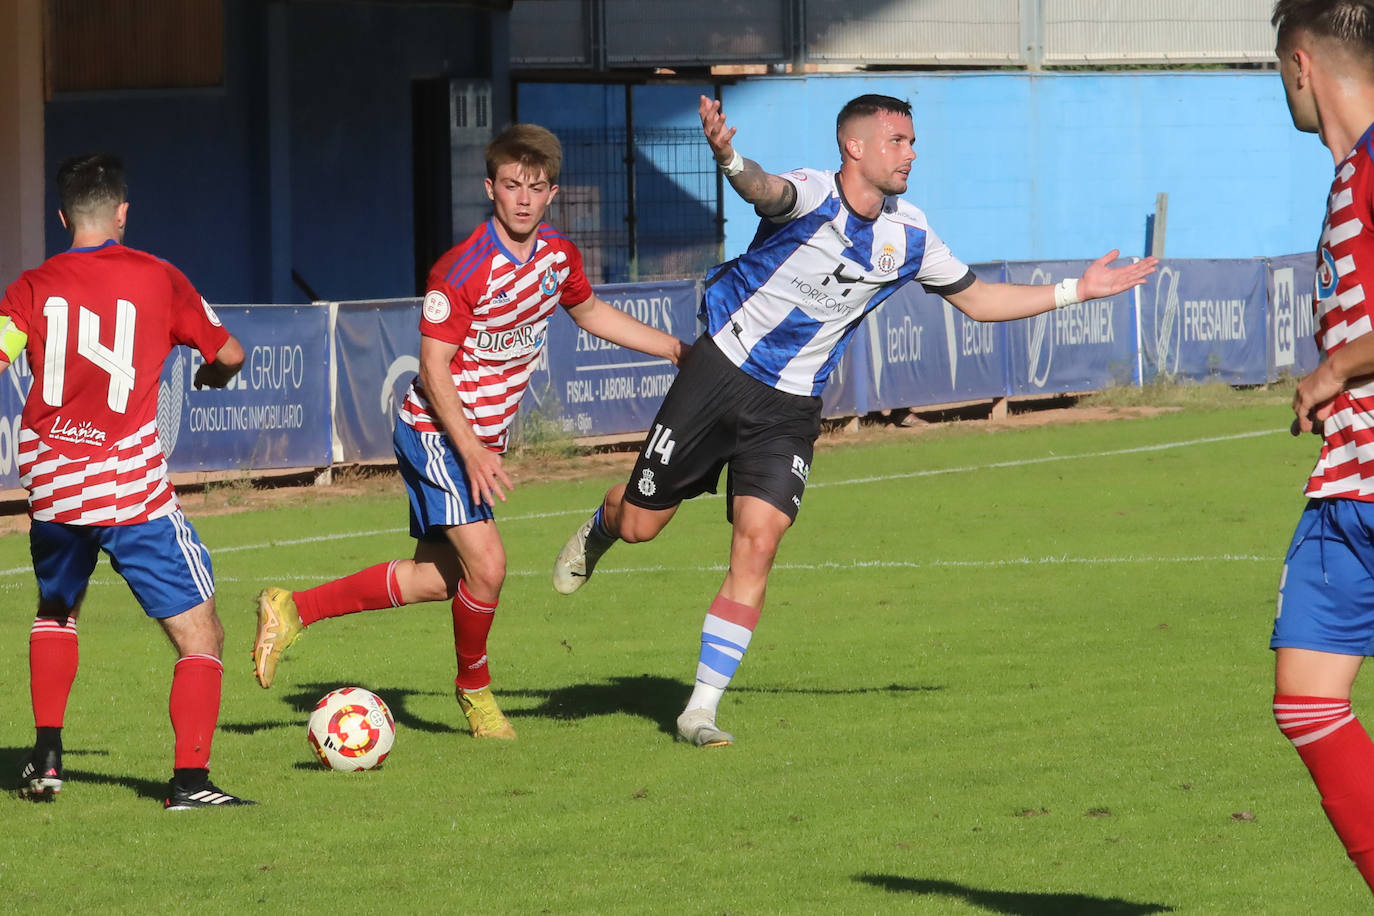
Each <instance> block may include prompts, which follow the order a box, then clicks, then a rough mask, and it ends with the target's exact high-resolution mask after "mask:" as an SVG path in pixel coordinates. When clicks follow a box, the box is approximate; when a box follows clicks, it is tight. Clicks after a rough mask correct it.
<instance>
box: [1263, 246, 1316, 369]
mask: <svg viewBox="0 0 1374 916" xmlns="http://www.w3.org/2000/svg"><path fill="white" fill-rule="evenodd" d="M1266 269H1267V273H1268V290H1269V310H1268V318H1269V356H1270V358H1269V379H1270V381H1273V380H1276V379H1278V377H1279V376H1281V375H1292V376H1297V377H1302V376H1304V375H1306V374H1307V373H1309V372H1311V371H1312V370H1313V369H1315V368H1317V365H1318V364H1319V363H1320V362H1321V353H1320V351H1318V349H1317V340H1316V337H1315V333H1316V319H1315V317H1314V316H1313V314H1312V298H1313V293H1314V292H1315V290H1316V284H1317V281H1316V274H1317V256H1316V254H1315V253H1311V252H1309V253H1305V254H1290V255H1284V256H1283V257H1281V258H1270V259H1269V260H1268V262H1267V263H1266Z"/></svg>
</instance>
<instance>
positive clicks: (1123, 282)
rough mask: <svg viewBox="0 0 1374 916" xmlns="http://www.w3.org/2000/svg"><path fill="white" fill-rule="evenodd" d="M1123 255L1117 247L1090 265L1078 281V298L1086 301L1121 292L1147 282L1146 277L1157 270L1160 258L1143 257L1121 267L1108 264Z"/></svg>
mask: <svg viewBox="0 0 1374 916" xmlns="http://www.w3.org/2000/svg"><path fill="white" fill-rule="evenodd" d="M1120 256H1121V252H1120V251H1119V250H1117V249H1115V248H1113V249H1112V250H1111V251H1109V252H1107V253H1106V254H1104V255H1103V256H1102V257H1100V258H1098V259H1097V260H1096V261H1093V262H1092V263H1091V264H1089V265H1088V269H1087V270H1085V271H1083V276H1082V278H1081V279H1080V280H1079V281H1078V298H1079V299H1082V300H1083V301H1084V302H1086V301H1088V300H1089V299H1104V298H1106V297H1107V296H1115V295H1116V294H1117V293H1119V292H1123V291H1125V290H1128V289H1133V288H1134V287H1137V286H1139V285H1140V284H1142V283H1144V282H1145V278H1146V277H1148V276H1149V275H1150V274H1152V273H1154V272H1155V268H1156V267H1158V266H1159V258H1154V257H1150V258H1143V259H1141V260H1139V261H1136V262H1134V263H1132V264H1123V265H1121V266H1120V267H1108V266H1107V265H1108V264H1110V263H1112V262H1113V261H1115V260H1116V259H1117V258H1118V257H1120Z"/></svg>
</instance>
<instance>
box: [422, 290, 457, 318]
mask: <svg viewBox="0 0 1374 916" xmlns="http://www.w3.org/2000/svg"><path fill="white" fill-rule="evenodd" d="M450 311H451V309H450V307H449V304H448V296H445V295H444V294H443V293H441V292H439V291H438V290H437V289H432V290H430V291H429V292H427V293H425V305H424V315H425V320H426V321H429V322H433V323H434V324H439V323H440V322H443V321H446V320H448V316H449V312H450Z"/></svg>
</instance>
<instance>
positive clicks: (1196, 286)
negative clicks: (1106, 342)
mask: <svg viewBox="0 0 1374 916" xmlns="http://www.w3.org/2000/svg"><path fill="white" fill-rule="evenodd" d="M1265 276H1266V274H1265V264H1264V261H1262V260H1259V259H1256V260H1253V261H1241V260H1228V261H1215V260H1183V259H1170V260H1166V261H1161V262H1160V265H1159V269H1158V270H1157V271H1155V272H1154V273H1153V274H1151V275H1150V277H1149V278H1148V279H1147V280H1146V281H1145V285H1144V286H1142V287H1141V288H1140V349H1141V366H1142V375H1143V379H1142V380H1143V381H1145V382H1150V381H1153V380H1154V379H1157V378H1159V377H1161V376H1163V377H1165V378H1187V379H1197V380H1206V379H1217V380H1220V381H1223V382H1226V383H1228V384H1232V385H1260V384H1263V383H1264V382H1265V381H1266V380H1267V378H1268V374H1269V352H1268V351H1269V343H1268V335H1267V334H1266V331H1265V299H1266V294H1265Z"/></svg>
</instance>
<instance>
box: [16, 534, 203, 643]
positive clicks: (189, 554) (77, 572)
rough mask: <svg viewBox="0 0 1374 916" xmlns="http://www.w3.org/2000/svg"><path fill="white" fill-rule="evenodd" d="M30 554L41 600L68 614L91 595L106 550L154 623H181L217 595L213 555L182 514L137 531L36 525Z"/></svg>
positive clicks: (32, 535)
mask: <svg viewBox="0 0 1374 916" xmlns="http://www.w3.org/2000/svg"><path fill="white" fill-rule="evenodd" d="M29 550H30V552H31V554H32V555H33V572H34V575H36V576H37V577H38V594H39V596H40V597H41V598H42V599H43V601H45V602H53V603H56V604H60V605H61V606H62V607H64V608H67V609H68V610H70V609H71V608H73V607H75V606H76V605H77V603H78V602H79V601H80V600H81V596H82V595H83V594H84V593H85V591H86V586H87V585H88V584H90V581H91V573H92V572H94V571H95V564H96V561H97V560H98V559H99V558H100V551H102V550H103V551H105V553H106V555H107V556H109V558H110V565H111V566H113V567H114V571H115V572H117V573H119V575H120V576H122V577H123V578H124V581H125V582H127V583H128V584H129V589H130V590H131V591H132V592H133V593H134V597H135V598H136V599H138V603H139V604H140V605H142V606H143V612H144V613H145V614H147V615H148V616H149V617H157V618H165V617H175V616H176V615H177V614H180V613H182V612H183V611H189V610H190V609H191V608H193V607H195V606H196V605H198V604H201V603H202V602H205V601H208V600H209V599H210V598H213V597H214V594H215V574H214V571H213V570H212V569H211V568H210V551H208V550H206V549H205V545H204V544H202V543H201V542H200V538H199V537H198V536H197V535H196V529H194V528H192V527H191V523H190V522H188V521H186V516H184V515H182V514H181V512H180V510H178V511H176V512H173V513H172V514H171V515H165V516H163V517H162V518H158V519H153V520H152V521H151V522H139V523H138V524H134V525H62V524H59V523H57V522H39V521H36V522H34V523H33V525H32V527H31V528H30V529H29Z"/></svg>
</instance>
